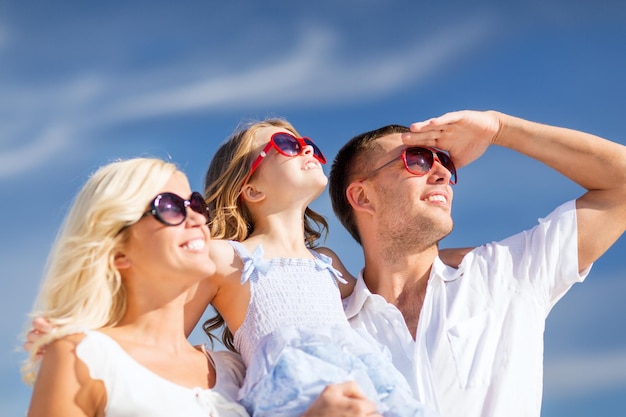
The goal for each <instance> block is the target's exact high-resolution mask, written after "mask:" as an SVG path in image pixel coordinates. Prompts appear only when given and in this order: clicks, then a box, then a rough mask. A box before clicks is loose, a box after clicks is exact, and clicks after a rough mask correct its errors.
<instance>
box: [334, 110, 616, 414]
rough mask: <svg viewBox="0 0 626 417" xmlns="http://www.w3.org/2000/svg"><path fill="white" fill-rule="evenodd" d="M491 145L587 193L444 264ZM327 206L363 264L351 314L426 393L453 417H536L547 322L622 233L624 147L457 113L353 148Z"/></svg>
mask: <svg viewBox="0 0 626 417" xmlns="http://www.w3.org/2000/svg"><path fill="white" fill-rule="evenodd" d="M489 145H499V146H504V147H507V148H510V149H512V150H515V151H517V152H520V153H522V154H525V155H527V156H529V157H531V158H534V159H536V160H538V161H541V162H543V163H545V164H547V165H548V166H550V167H552V168H554V169H555V170H557V171H559V172H561V173H562V174H563V175H565V176H566V177H568V178H570V179H571V180H573V181H575V182H576V183H578V184H579V185H581V186H582V187H584V188H585V189H587V190H588V191H587V192H586V193H585V194H584V195H583V196H581V197H580V198H578V199H577V200H576V201H570V202H567V203H565V204H563V205H561V206H560V207H559V208H557V209H556V210H555V211H554V212H553V213H551V214H550V215H549V216H548V217H547V218H545V219H543V220H541V221H540V222H539V224H538V225H537V226H535V227H534V228H533V229H531V230H528V231H525V232H522V233H520V234H518V235H515V236H512V237H510V238H508V239H505V240H503V241H501V242H498V243H491V244H487V245H483V246H480V247H477V248H475V249H473V250H471V251H470V250H469V249H466V250H457V251H453V252H449V253H446V254H445V256H444V254H442V253H441V252H440V251H439V249H438V242H439V241H440V240H441V239H443V238H444V237H445V236H446V235H448V234H449V233H450V231H451V230H452V225H453V221H452V217H451V205H452V188H451V182H454V180H455V179H456V171H455V166H456V167H462V166H464V165H467V164H469V163H470V162H472V161H474V160H475V159H477V158H478V157H480V156H481V155H482V154H483V152H484V151H485V150H486V149H487V147H488V146H489ZM415 147H422V148H415ZM423 147H426V149H424V148H423ZM431 147H432V148H438V149H445V150H447V151H448V152H449V156H450V158H451V160H452V161H450V158H448V156H447V155H446V154H445V153H443V152H440V151H439V152H437V151H436V150H433V149H431ZM494 191H496V192H497V190H494ZM330 195H331V199H332V203H333V209H334V210H335V213H336V215H337V216H338V217H339V219H340V220H341V222H342V223H343V225H344V226H345V227H346V228H347V229H348V231H349V232H350V233H351V234H352V236H353V237H354V238H355V239H356V240H357V241H358V242H359V243H361V245H362V246H363V252H364V259H365V267H364V269H363V271H362V272H361V278H362V279H360V280H359V281H358V283H357V287H356V288H355V291H354V293H353V294H352V296H351V297H349V298H348V299H347V300H346V301H345V307H346V313H347V315H348V317H349V318H350V320H351V323H352V325H353V326H354V327H360V328H364V329H366V330H368V331H369V332H370V333H371V334H372V335H373V336H374V337H375V338H377V339H378V340H379V341H380V342H381V343H382V344H384V345H386V346H387V347H388V348H389V349H390V351H391V353H392V357H393V360H394V364H395V365H396V366H397V368H398V369H400V370H401V371H403V373H404V374H405V376H406V377H407V379H408V380H409V382H410V383H411V384H412V385H413V389H414V391H415V394H416V396H417V397H418V398H419V399H420V400H422V401H423V402H425V403H427V404H428V405H430V406H432V407H436V408H438V409H439V410H440V412H441V414H442V416H444V417H451V416H461V415H463V416H485V417H486V416H506V417H514V416H520V417H521V416H524V417H528V416H539V414H540V410H541V395H542V380H543V330H544V323H545V318H546V316H547V314H548V312H549V311H550V309H551V308H552V307H553V305H554V304H555V303H556V301H558V300H559V299H560V297H561V296H562V295H563V294H564V293H565V292H567V290H568V289H569V288H570V287H571V286H572V285H573V284H574V283H576V282H581V281H583V280H584V278H585V277H586V276H587V274H588V272H589V268H590V266H591V264H592V263H593V262H594V261H595V260H596V259H598V258H599V257H600V256H601V255H602V254H603V253H604V252H605V251H606V250H607V249H608V248H609V247H610V246H611V245H612V244H613V243H614V242H615V241H616V240H617V239H618V238H619V237H620V236H621V235H622V233H623V232H624V230H625V229H626V147H624V146H622V145H619V144H617V143H613V142H610V141H607V140H604V139H601V138H599V137H596V136H593V135H590V134H586V133H582V132H577V131H573V130H569V129H564V128H558V127H553V126H546V125H541V124H537V123H533V122H530V121H526V120H522V119H519V118H515V117H512V116H508V115H505V114H502V113H498V112H493V111H488V112H475V111H461V112H453V113H448V114H445V115H443V116H441V117H438V118H435V119H431V120H428V121H426V122H421V123H414V124H413V125H411V127H410V129H409V128H406V127H402V126H396V125H393V126H386V127H383V128H381V129H377V130H374V131H371V132H367V133H364V134H361V135H359V136H356V137H354V138H353V139H351V140H350V141H349V142H348V143H347V144H346V145H345V146H344V147H343V148H342V149H341V150H340V151H339V153H338V154H337V156H336V158H335V161H334V163H333V166H332V170H331V174H330ZM442 259H443V262H442ZM444 262H445V263H444ZM446 264H448V265H454V266H457V267H456V268H455V267H451V266H448V265H446Z"/></svg>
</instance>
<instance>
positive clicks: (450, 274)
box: [343, 253, 470, 319]
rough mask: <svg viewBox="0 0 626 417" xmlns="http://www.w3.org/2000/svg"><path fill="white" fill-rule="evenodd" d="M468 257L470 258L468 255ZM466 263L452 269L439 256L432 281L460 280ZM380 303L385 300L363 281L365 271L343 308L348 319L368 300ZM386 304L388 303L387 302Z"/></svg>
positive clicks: (361, 273)
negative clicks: (438, 279) (379, 301)
mask: <svg viewBox="0 0 626 417" xmlns="http://www.w3.org/2000/svg"><path fill="white" fill-rule="evenodd" d="M465 256H466V257H467V256H470V254H469V253H468V254H467V255H465ZM464 265H465V262H461V265H460V266H459V268H458V269H455V268H452V267H449V266H447V265H446V264H444V263H443V262H442V261H441V259H439V257H438V256H437V257H436V258H435V260H434V262H433V267H432V269H431V271H430V279H435V278H436V277H439V278H440V279H441V280H442V281H444V282H451V281H454V280H456V279H457V278H459V277H460V276H462V275H463V270H464V269H465V268H464ZM370 298H371V299H372V300H376V301H378V298H380V299H381V300H382V301H384V299H383V298H382V297H381V296H380V295H378V294H372V292H371V291H370V290H369V288H367V285H365V280H364V279H363V269H361V271H359V276H358V278H357V281H356V285H355V286H354V290H353V291H352V294H351V295H350V296H349V297H346V298H344V300H343V306H344V310H345V313H346V316H347V317H348V319H351V318H352V317H354V316H356V315H357V314H358V313H359V311H361V309H363V305H364V304H365V302H366V301H367V300H368V299H370ZM385 303H386V302H385Z"/></svg>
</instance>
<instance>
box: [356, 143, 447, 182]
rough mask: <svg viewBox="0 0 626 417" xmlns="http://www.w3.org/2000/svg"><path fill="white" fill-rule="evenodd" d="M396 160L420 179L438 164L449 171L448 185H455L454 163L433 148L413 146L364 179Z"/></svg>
mask: <svg viewBox="0 0 626 417" xmlns="http://www.w3.org/2000/svg"><path fill="white" fill-rule="evenodd" d="M397 159H402V161H403V162H404V168H405V169H406V170H407V171H408V172H409V173H410V174H412V175H417V176H419V177H421V176H422V175H426V174H428V173H429V172H430V170H431V169H433V165H434V164H435V161H437V162H439V163H440V164H441V165H443V167H444V168H445V169H447V170H448V171H450V174H451V175H450V184H452V185H454V184H456V179H457V178H456V168H455V166H454V162H452V159H450V156H449V155H448V154H447V153H445V152H443V151H440V150H438V149H435V148H422V147H420V146H413V147H410V148H406V149H405V150H404V151H403V152H402V154H401V155H400V156H399V157H396V158H393V159H392V160H391V161H389V162H387V163H384V164H382V165H381V166H379V167H378V168H376V169H375V170H373V171H372V172H370V173H369V175H368V176H367V177H365V178H364V179H367V178H370V177H371V176H373V175H374V174H376V173H377V172H378V171H380V170H381V169H383V168H385V167H386V166H389V165H391V164H392V163H393V162H395V161H396V160H397Z"/></svg>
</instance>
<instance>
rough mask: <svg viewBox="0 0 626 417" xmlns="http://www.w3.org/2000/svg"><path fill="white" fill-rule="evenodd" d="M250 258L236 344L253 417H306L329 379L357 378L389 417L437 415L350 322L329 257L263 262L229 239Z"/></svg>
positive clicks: (244, 398)
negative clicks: (246, 299) (244, 306)
mask: <svg viewBox="0 0 626 417" xmlns="http://www.w3.org/2000/svg"><path fill="white" fill-rule="evenodd" d="M230 243H231V244H232V246H233V248H234V249H235V252H236V253H237V254H238V256H239V257H240V258H241V260H242V261H243V263H244V268H243V273H242V277H241V282H242V283H245V282H246V281H249V282H250V305H249V306H248V312H247V314H246V318H245V319H244V322H243V324H242V325H241V327H240V328H239V329H238V330H237V332H236V333H235V335H234V344H235V347H236V348H237V350H238V351H239V352H240V353H241V356H242V358H243V361H244V363H245V364H246V366H247V370H246V378H245V380H244V385H243V387H242V389H241V390H240V392H239V399H240V401H241V403H242V404H244V405H245V406H246V408H247V409H248V411H249V412H250V414H251V415H253V416H255V417H257V416H275V417H282V416H293V417H296V416H300V415H301V414H302V413H303V412H304V411H305V410H306V409H307V408H308V407H309V405H310V404H311V403H312V402H313V401H314V400H315V399H316V398H317V397H318V395H319V394H320V393H321V392H322V390H323V389H324V388H325V387H326V386H327V385H329V384H333V383H339V382H345V381H348V380H354V381H356V382H357V383H358V384H359V386H360V388H361V389H362V390H363V392H364V393H365V395H367V397H368V398H369V399H371V400H372V401H375V402H376V403H377V406H378V411H379V412H380V413H383V414H384V415H385V416H426V415H428V416H434V415H436V414H431V413H430V412H427V411H426V410H425V409H424V407H423V405H422V404H421V403H419V402H417V401H416V400H415V399H414V398H413V396H412V393H411V389H410V388H409V385H408V383H407V382H406V380H405V379H404V377H403V376H402V374H401V373H400V372H399V371H397V370H396V369H395V368H394V367H393V365H392V363H391V359H390V356H389V353H388V351H383V350H382V348H381V347H380V345H379V344H378V343H377V342H376V341H375V340H374V339H373V338H371V336H369V335H367V333H365V332H362V333H359V332H357V330H354V329H353V328H352V327H350V324H349V323H348V320H347V319H346V316H345V314H344V311H343V306H342V303H341V295H340V293H339V288H338V285H337V282H335V280H339V281H341V282H345V281H344V280H343V278H341V274H340V273H339V272H338V271H337V270H335V269H334V268H333V267H332V264H331V259H330V258H329V257H327V256H325V255H322V254H319V253H317V252H315V251H311V253H312V254H313V256H314V257H315V258H314V259H300V258H274V259H271V260H266V259H263V248H262V247H261V246H258V247H257V248H256V249H255V251H254V252H253V253H252V254H249V253H248V252H247V251H246V249H245V248H244V246H243V245H241V244H240V243H238V242H234V241H233V242H230Z"/></svg>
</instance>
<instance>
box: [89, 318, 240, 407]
mask: <svg viewBox="0 0 626 417" xmlns="http://www.w3.org/2000/svg"><path fill="white" fill-rule="evenodd" d="M85 333H86V335H85V338H84V339H83V340H81V341H80V343H79V344H78V346H77V348H76V354H77V356H78V358H79V359H80V360H81V361H82V362H83V363H85V365H87V367H88V368H89V374H90V375H91V377H92V378H93V379H98V380H101V381H102V382H103V383H104V387H105V389H106V395H107V405H106V408H105V415H106V416H107V417H146V416H150V417H172V416H185V417H209V416H210V417H247V416H248V413H247V412H246V410H245V409H244V408H243V407H242V406H241V405H240V404H239V403H237V398H236V397H237V392H238V390H239V386H240V384H241V382H242V379H243V372H244V370H243V364H242V363H241V362H240V361H239V359H238V358H237V357H236V355H235V354H234V353H232V352H212V353H210V354H209V352H207V351H206V350H205V354H206V355H207V360H209V361H212V362H213V363H214V365H215V373H216V382H215V386H214V387H213V388H212V389H203V388H187V387H183V386H181V385H177V384H175V383H173V382H170V381H168V380H166V379H164V378H162V377H160V376H159V375H157V374H155V373H154V372H152V371H150V370H149V369H148V368H145V367H144V366H143V365H141V364H140V363H138V362H137V361H135V360H134V359H133V358H132V357H131V356H130V355H129V354H128V353H126V351H125V350H124V349H122V347H121V346H120V345H119V344H118V343H117V342H116V341H115V340H113V339H112V338H111V337H109V336H107V335H105V334H104V333H101V332H98V331H94V330H91V331H87V332H85ZM172 366H176V363H175V362H173V363H172Z"/></svg>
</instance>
